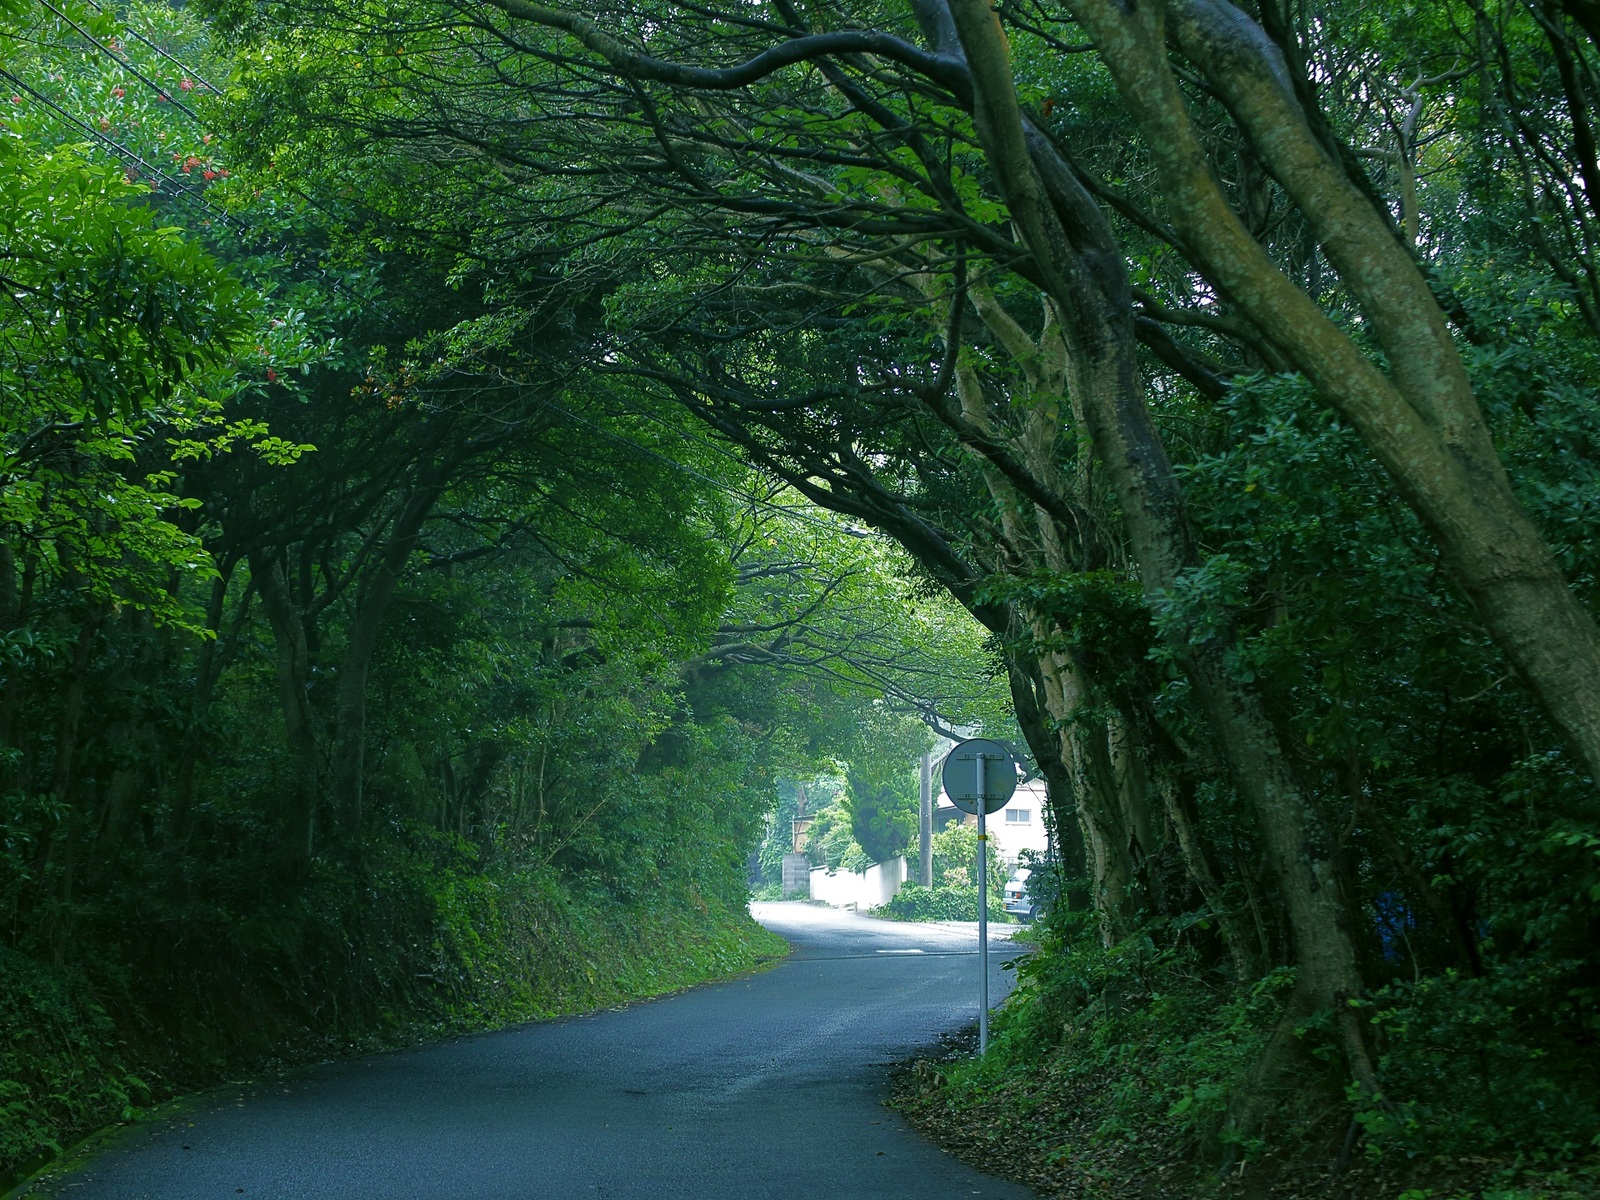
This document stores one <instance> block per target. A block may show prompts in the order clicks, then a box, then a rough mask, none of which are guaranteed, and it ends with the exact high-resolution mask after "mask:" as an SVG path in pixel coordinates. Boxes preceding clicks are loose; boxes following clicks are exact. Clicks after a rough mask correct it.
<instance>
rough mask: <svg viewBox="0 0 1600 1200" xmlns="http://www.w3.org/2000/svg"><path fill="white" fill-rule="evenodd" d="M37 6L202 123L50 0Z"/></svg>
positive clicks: (196, 116) (190, 110)
mask: <svg viewBox="0 0 1600 1200" xmlns="http://www.w3.org/2000/svg"><path fill="white" fill-rule="evenodd" d="M39 4H40V5H41V6H42V7H44V8H47V9H49V10H50V11H51V12H53V13H55V15H56V16H57V17H59V18H60V19H61V20H62V21H64V22H66V23H67V24H68V25H70V26H72V28H74V29H76V30H77V31H78V34H79V35H80V36H81V37H82V38H83V39H84V40H85V41H87V42H89V43H90V44H91V45H93V46H94V48H95V49H97V50H99V51H100V53H102V54H104V55H105V56H106V57H107V58H109V59H110V60H111V61H112V62H114V63H116V64H117V65H118V66H119V67H121V68H122V69H123V70H124V71H127V72H128V73H129V74H130V75H132V76H134V77H135V78H136V79H139V80H141V81H142V82H144V83H145V84H147V85H149V86H150V87H152V88H154V89H155V92H156V95H158V96H160V97H161V98H162V99H164V100H166V101H167V102H168V103H170V104H171V105H172V107H174V108H176V109H178V110H179V111H180V112H184V113H187V114H188V116H189V119H190V120H192V121H194V122H195V124H197V125H198V124H201V123H202V122H201V121H200V115H199V114H198V113H196V112H195V111H194V109H192V108H190V107H189V106H188V105H187V104H185V103H184V102H183V101H182V100H179V99H177V98H176V97H175V96H173V95H172V94H171V93H169V92H168V91H167V89H166V88H164V87H162V86H161V85H160V84H159V83H157V82H156V81H155V80H153V79H151V78H150V76H148V75H146V74H145V73H144V72H143V71H141V70H139V68H138V67H136V66H134V65H133V64H132V63H131V62H129V61H128V60H127V59H125V58H124V57H122V55H120V54H118V53H117V52H116V51H115V50H113V49H112V48H111V47H110V46H107V45H105V44H103V43H102V42H101V41H100V40H99V39H98V38H96V37H95V36H94V34H92V33H90V32H89V31H88V30H87V29H85V28H84V27H83V26H82V25H79V24H78V23H77V22H76V21H74V20H73V19H72V18H71V17H69V16H67V14H66V13H64V12H62V11H61V10H60V9H59V8H57V7H56V6H55V5H54V4H51V3H50V0H39Z"/></svg>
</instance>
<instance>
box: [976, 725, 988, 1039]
mask: <svg viewBox="0 0 1600 1200" xmlns="http://www.w3.org/2000/svg"><path fill="white" fill-rule="evenodd" d="M977 757H978V762H977V768H978V1053H979V1054H980V1055H983V1054H986V1053H988V1050H989V826H988V814H987V813H986V812H985V811H984V810H985V809H987V808H988V807H989V806H988V804H986V803H985V800H986V798H987V795H988V787H987V786H986V785H987V784H988V780H987V779H985V778H984V766H985V764H984V761H983V754H982V752H981V751H980V752H979V754H978V756H977Z"/></svg>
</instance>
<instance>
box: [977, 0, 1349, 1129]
mask: <svg viewBox="0 0 1600 1200" xmlns="http://www.w3.org/2000/svg"><path fill="white" fill-rule="evenodd" d="M950 10H951V13H952V15H953V17H954V23H955V27H956V32H957V34H958V36H959V38H960V43H961V47H962V49H963V50H964V51H965V56H966V59H967V62H968V65H969V67H970V68H971V72H972V81H973V92H974V102H975V103H974V116H975V123H976V125H977V129H978V136H979V139H980V141H981V143H982V145H983V147H984V150H985V153H986V155H987V157H988V159H989V162H990V164H991V166H992V168H993V170H994V172H995V175H996V179H997V181H998V183H999V187H1000V190H1001V193H1002V194H1003V195H1004V197H1005V199H1006V203H1007V206H1008V208H1009V210H1010V212H1011V215H1012V219H1013V221H1014V222H1015V224H1016V226H1017V228H1018V230H1019V231H1020V233H1021V236H1022V238H1023V241H1024V242H1025V243H1026V245H1027V246H1028V248H1029V250H1030V251H1031V252H1032V254H1033V256H1034V260H1035V262H1036V264H1037V267H1038V270H1039V273H1040V275H1041V276H1042V277H1043V281H1044V284H1045V288H1046V291H1047V292H1048V294H1049V295H1050V297H1051V299H1052V300H1053V301H1054V302H1055V303H1056V305H1057V307H1058V310H1059V312H1060V313H1061V317H1062V327H1063V332H1064V334H1065V336H1066V339H1067V345H1068V350H1069V355H1070V369H1069V374H1070V385H1071V389H1072V391H1073V392H1074V393H1075V396H1076V397H1078V398H1081V404H1082V408H1083V411H1084V414H1085V417H1086V419H1087V421H1088V423H1089V432H1090V436H1091V437H1092V439H1093V441H1094V445H1095V450H1096V453H1097V456H1098V458H1099V460H1100V462H1101V463H1102V464H1103V466H1104V469H1105V470H1106V472H1107V476H1108V478H1109V480H1110V482H1111V484H1112V487H1113V488H1114V490H1115V492H1116V494H1117V498H1118V501H1119V502H1120V504H1121V505H1122V508H1123V513H1124V517H1125V519H1126V521H1127V524H1128V532H1129V536H1130V539H1131V541H1132V543H1133V547H1134V551H1135V555H1136V557H1137V559H1138V562H1139V571H1140V579H1141V583H1142V584H1143V586H1144V588H1145V591H1146V594H1147V596H1148V597H1149V598H1150V600H1151V602H1152V604H1153V605H1159V604H1160V603H1162V601H1163V598H1164V597H1165V596H1166V595H1167V594H1168V593H1169V592H1170V591H1171V589H1172V588H1173V587H1174V585H1175V584H1176V583H1177V582H1178V579H1179V575H1180V573H1181V572H1182V571H1183V570H1184V569H1186V568H1188V567H1189V566H1191V565H1192V564H1193V563H1194V561H1195V558H1194V553H1193V549H1192V547H1191V545H1190V543H1189V536H1188V530H1187V526H1186V522H1185V519H1184V514H1183V508H1182V497H1181V493H1180V490H1179V488H1178V485H1177V481H1176V478H1175V477H1174V475H1173V471H1172V466H1171V463H1170V462H1169V461H1168V459H1167V455H1166V452H1165V449H1164V448H1163V446H1162V444H1161V441H1160V438H1159V436H1158V435H1157V433H1156V430H1155V427H1154V424H1153V422H1152V421H1151V418H1150V413H1149V410H1148V409H1147V408H1146V406H1145V402H1144V386H1143V381H1142V379H1141V378H1140V373H1139V369H1138V365H1137V358H1136V354H1135V345H1136V343H1135V337H1134V331H1133V324H1132V298H1131V293H1130V290H1129V285H1128V281H1127V275H1126V264H1125V262H1124V260H1123V258H1122V255H1121V253H1120V250H1119V248H1118V247H1117V245H1116V243H1115V240H1114V239H1113V238H1112V236H1111V233H1110V229H1109V226H1107V224H1106V222H1105V218H1104V216H1103V214H1101V213H1100V211H1099V209H1098V207H1096V206H1095V204H1094V203H1093V201H1092V200H1091V199H1090V197H1089V196H1088V195H1087V193H1086V192H1084V190H1083V189H1082V187H1081V185H1079V184H1078V182H1077V180H1076V178H1075V177H1074V176H1073V175H1072V174H1071V172H1070V170H1069V169H1068V168H1067V167H1066V165H1065V164H1064V163H1062V162H1061V161H1060V160H1059V158H1057V157H1055V156H1054V150H1053V148H1052V147H1051V146H1050V144H1049V142H1048V139H1046V138H1044V137H1043V135H1042V134H1040V133H1039V132H1038V131H1036V130H1033V129H1031V128H1030V127H1029V125H1028V123H1027V122H1026V121H1025V119H1024V118H1023V115H1022V112H1021V109H1020V107H1019V106H1018V103H1017V99H1016V92H1015V87H1014V84H1013V80H1012V74H1011V63H1010V57H1009V51H1008V49H1007V46H1006V42H1005V36H1004V34H1003V33H1002V31H1001V29H1000V24H999V20H998V18H997V17H996V15H995V13H994V11H993V10H992V9H991V8H990V6H989V4H988V3H987V0H951V3H950ZM1163 631H1164V636H1165V637H1166V638H1167V639H1168V644H1169V647H1170V648H1171V649H1172V650H1173V652H1174V653H1175V655H1176V656H1177V657H1178V660H1179V662H1180V663H1181V664H1182V665H1183V668H1184V671H1185V674H1186V675H1187V676H1188V678H1189V680H1190V683H1191V685H1192V686H1193V687H1194V689H1195V693H1196V696H1197V698H1198V699H1199V701H1200V703H1201V706H1202V708H1203V709H1204V711H1205V713H1206V716H1207V719H1208V723H1209V725H1210V728H1211V730H1212V732H1213V733H1214V735H1215V736H1216V739H1217V743H1218V745H1219V747H1220V748H1221V750H1222V752H1223V755H1224V758H1225V760H1226V761H1227V764H1228V767H1229V772H1230V775H1231V777H1232V779H1233V782H1234V785H1235V787H1237V788H1238V790H1239V792H1240V794H1241V795H1242V796H1243V797H1244V798H1245V799H1246V801H1247V802H1248V803H1249V805H1250V807H1251V809H1252V811H1253V813H1254V815H1255V818H1256V824H1257V827H1258V832H1259V836H1260V838H1261V843H1262V848H1263V850H1264V851H1265V857H1266V860H1267V864H1268V866H1269V868H1270V870H1271V873H1272V875H1273V877H1274V879H1275V881H1276V883H1277V886H1278V891H1279V894H1280V896H1281V897H1282V900H1283V903H1284V906H1285V908H1286V910H1287V912H1288V914H1289V920H1290V924H1291V927H1292V929H1293V931H1294V953H1295V964H1296V970H1297V973H1296V991H1295V1003H1294V1005H1293V1013H1294V1015H1293V1017H1291V1018H1288V1019H1287V1020H1288V1021H1293V1020H1296V1019H1298V1018H1299V1017H1302V1016H1303V1015H1304V1014H1305V1013H1307V1012H1309V1011H1313V1010H1317V1009H1323V1010H1330V1011H1332V1012H1334V1013H1335V1014H1336V1016H1338V1015H1341V1014H1343V1013H1345V1012H1348V1011H1349V1010H1348V1007H1347V1005H1346V1003H1345V1001H1346V1000H1347V999H1349V998H1350V997H1352V996H1354V995H1356V994H1357V993H1358V992H1359V991H1360V990H1361V988H1362V980H1361V974H1360V970H1359V966H1358V959H1357V956H1356V952H1355V946H1354V941H1353V939H1352V936H1351V931H1350V930H1349V928H1348V926H1347V924H1346V917H1347V913H1348V910H1347V906H1346V905H1345V903H1344V900H1343V896H1342V891H1341V887H1340V876H1339V872H1338V869H1337V863H1336V861H1335V857H1334V855H1335V847H1334V844H1333V840H1332V838H1331V837H1330V836H1329V835H1328V833H1327V831H1326V829H1325V828H1324V827H1323V823H1322V821H1321V819H1320V815H1319V814H1318V812H1317V810H1316V808H1315V806H1314V805H1313V804H1312V803H1311V802H1310V801H1309V799H1308V798H1307V797H1306V796H1305V795H1303V794H1302V792H1301V791H1300V789H1299V787H1298V786H1297V784H1296V781H1295V779H1294V776H1293V772H1292V771H1291V769H1290V767H1289V764H1288V762H1287V761H1286V760H1285V757H1284V755H1283V753H1282V750H1281V748H1280V747H1279V745H1278V742H1277V735H1276V732H1275V731H1274V729H1273V726H1272V724H1271V722H1270V721H1269V720H1268V718H1267V714H1266V713H1265V711H1264V710H1263V709H1262V707H1261V703H1260V700H1259V698H1258V697H1256V696H1255V694H1254V693H1253V691H1252V690H1251V689H1250V688H1249V687H1248V686H1247V685H1244V684H1242V683H1240V682H1239V681H1237V680H1234V679H1232V678H1230V677H1229V675H1228V672H1227V670H1226V662H1225V657H1224V651H1225V649H1226V646H1227V645H1228V644H1229V642H1230V641H1231V637H1230V634H1229V632H1228V631H1226V630H1225V631H1224V632H1223V633H1222V634H1221V635H1220V636H1218V635H1212V636H1210V637H1206V636H1204V635H1202V634H1201V632H1200V631H1199V630H1197V629H1188V628H1184V627H1182V623H1181V622H1179V621H1168V622H1165V623H1164V624H1163ZM1285 1028H1286V1029H1288V1030H1289V1031H1290V1034H1292V1025H1289V1024H1286V1026H1285ZM1345 1032H1346V1034H1347V1040H1346V1047H1345V1048H1346V1052H1347V1056H1348V1058H1349V1061H1350V1067H1351V1070H1352V1073H1353V1074H1354V1075H1355V1076H1356V1077H1357V1078H1358V1079H1359V1080H1360V1081H1361V1082H1362V1083H1363V1084H1364V1085H1366V1086H1368V1087H1374V1086H1375V1081H1374V1076H1373V1072H1372V1066H1371V1061H1370V1056H1369V1054H1368V1052H1367V1050H1366V1047H1365V1044H1364V1042H1363V1041H1362V1039H1361V1038H1360V1037H1359V1035H1358V1034H1357V1035H1356V1036H1353V1037H1351V1036H1348V1035H1350V1034H1351V1033H1355V1032H1356V1031H1355V1030H1354V1028H1353V1026H1346V1029H1345ZM1255 1115H1257V1114H1256V1113H1254V1112H1248V1113H1246V1115H1245V1123H1246V1124H1250V1123H1253V1120H1254V1117H1255Z"/></svg>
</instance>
